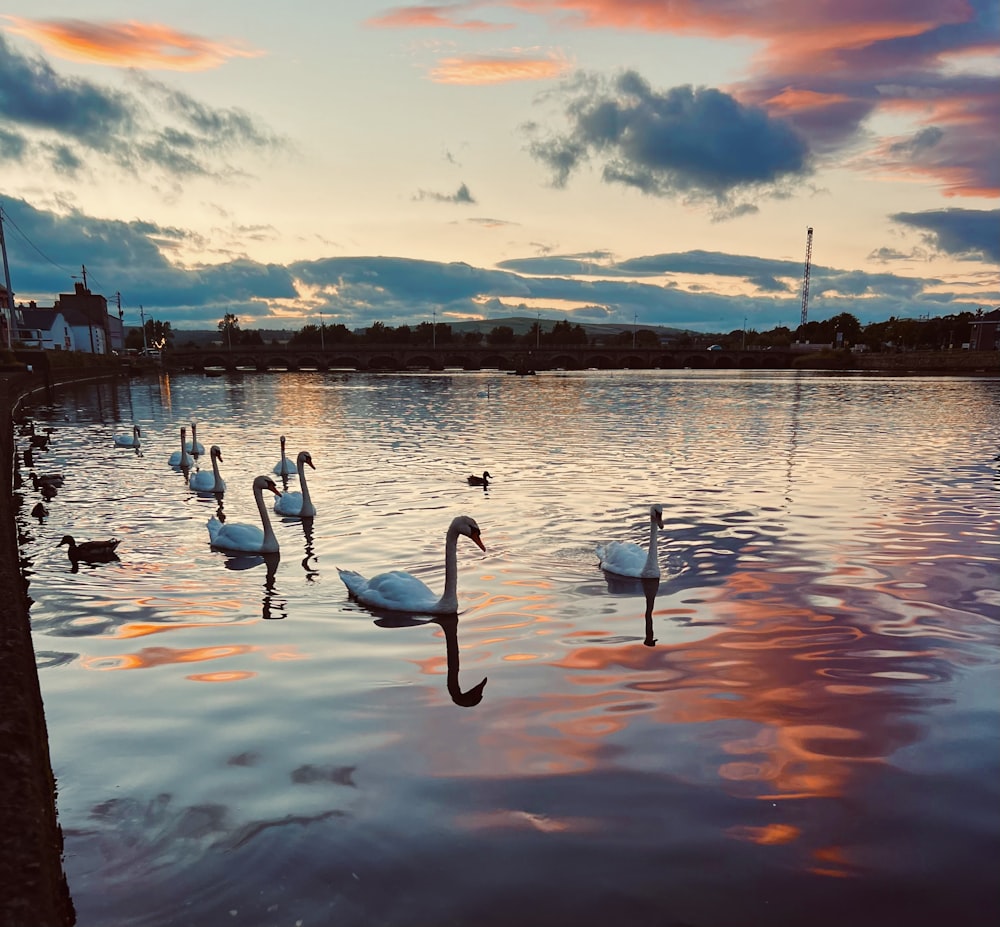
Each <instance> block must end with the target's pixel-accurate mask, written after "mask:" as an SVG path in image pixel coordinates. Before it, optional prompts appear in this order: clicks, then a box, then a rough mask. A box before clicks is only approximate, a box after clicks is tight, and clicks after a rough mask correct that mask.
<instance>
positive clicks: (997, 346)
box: [969, 309, 1000, 351]
mask: <svg viewBox="0 0 1000 927" xmlns="http://www.w3.org/2000/svg"><path fill="white" fill-rule="evenodd" d="M969 324H970V325H971V327H972V334H971V335H970V336H969V350H970V351H1000V309H994V310H993V311H992V312H986V313H984V314H982V315H979V316H977V317H976V318H975V319H974V320H973V321H972V322H970V323H969Z"/></svg>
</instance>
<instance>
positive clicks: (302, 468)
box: [299, 461, 312, 508]
mask: <svg viewBox="0 0 1000 927" xmlns="http://www.w3.org/2000/svg"><path fill="white" fill-rule="evenodd" d="M299 485H300V486H301V487H302V507H303V508H305V507H306V505H308V504H310V503H311V502H312V498H311V497H310V496H309V484H308V483H307V482H306V463H305V461H302V462H301V463H300V464H299Z"/></svg>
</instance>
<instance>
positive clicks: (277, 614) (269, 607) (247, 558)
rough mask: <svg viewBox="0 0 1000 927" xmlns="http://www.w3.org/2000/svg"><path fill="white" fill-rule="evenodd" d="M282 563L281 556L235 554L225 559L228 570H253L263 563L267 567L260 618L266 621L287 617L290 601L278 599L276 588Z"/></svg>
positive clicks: (275, 554) (278, 554)
mask: <svg viewBox="0 0 1000 927" xmlns="http://www.w3.org/2000/svg"><path fill="white" fill-rule="evenodd" d="M280 562H281V554H280V553H277V552H276V553H273V554H233V555H231V556H227V557H226V559H225V566H226V569H227V570H252V569H253V568H254V567H258V566H260V565H261V564H262V563H263V564H266V565H267V573H266V574H265V577H264V586H263V589H264V597H263V600H262V601H261V609H260V616H261V618H263V619H264V620H265V621H267V620H273V619H277V618H285V617H287V611H286V609H287V607H288V601H287V599H285V598H282V597H276V596H277V593H276V590H275V588H274V576H275V574H276V573H277V571H278V564H279V563H280Z"/></svg>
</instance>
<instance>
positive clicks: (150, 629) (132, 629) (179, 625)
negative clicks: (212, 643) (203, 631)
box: [106, 618, 260, 639]
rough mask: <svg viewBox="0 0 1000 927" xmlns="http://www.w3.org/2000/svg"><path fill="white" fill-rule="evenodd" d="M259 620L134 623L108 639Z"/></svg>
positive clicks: (119, 629) (252, 622)
mask: <svg viewBox="0 0 1000 927" xmlns="http://www.w3.org/2000/svg"><path fill="white" fill-rule="evenodd" d="M259 621H260V619H259V618H251V619H249V620H246V621H180V622H169V623H165V622H162V621H161V622H156V623H154V622H146V621H133V622H130V623H129V624H125V625H122V626H121V627H120V628H116V629H115V631H114V632H113V633H111V634H108V635H106V636H107V637H115V638H122V639H129V638H134V637H146V636H147V635H149V634H162V633H163V632H165V631H181V630H191V629H192V628H222V627H227V628H232V627H238V626H240V625H248V624H256V623H257V622H259Z"/></svg>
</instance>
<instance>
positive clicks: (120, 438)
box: [115, 425, 142, 447]
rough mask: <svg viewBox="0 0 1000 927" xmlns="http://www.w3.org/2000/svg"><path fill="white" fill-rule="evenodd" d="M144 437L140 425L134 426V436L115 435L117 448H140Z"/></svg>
mask: <svg viewBox="0 0 1000 927" xmlns="http://www.w3.org/2000/svg"><path fill="white" fill-rule="evenodd" d="M141 437H142V429H141V428H140V427H139V426H138V425H133V426H132V434H130V435H115V447H138V446H139V444H140V441H139V438H141Z"/></svg>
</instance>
